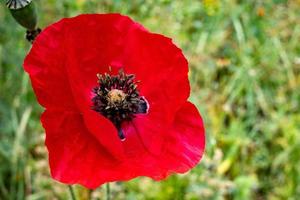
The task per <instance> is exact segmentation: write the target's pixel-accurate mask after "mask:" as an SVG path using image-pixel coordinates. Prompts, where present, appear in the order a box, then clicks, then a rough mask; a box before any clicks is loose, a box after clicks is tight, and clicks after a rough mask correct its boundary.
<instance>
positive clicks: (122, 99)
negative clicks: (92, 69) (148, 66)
mask: <svg viewBox="0 0 300 200" xmlns="http://www.w3.org/2000/svg"><path fill="white" fill-rule="evenodd" d="M97 77H98V86H96V87H95V88H94V89H93V93H94V94H95V96H94V97H93V98H92V102H93V106H92V109H93V110H94V111H96V112H98V113H100V114H102V115H103V116H105V117H106V118H108V119H109V120H110V121H111V122H112V123H113V124H114V125H115V126H116V128H117V129H118V134H119V137H120V139H121V140H124V139H125V136H124V134H123V131H122V129H121V124H122V122H124V121H131V120H132V119H133V118H134V117H135V115H136V114H141V113H147V112H148V109H149V105H148V103H147V101H146V99H145V97H142V96H140V95H139V91H138V90H137V82H136V81H135V80H134V79H135V76H134V75H133V74H125V73H124V72H123V71H122V70H120V71H119V73H118V75H109V74H107V73H105V74H104V75H102V74H97Z"/></svg>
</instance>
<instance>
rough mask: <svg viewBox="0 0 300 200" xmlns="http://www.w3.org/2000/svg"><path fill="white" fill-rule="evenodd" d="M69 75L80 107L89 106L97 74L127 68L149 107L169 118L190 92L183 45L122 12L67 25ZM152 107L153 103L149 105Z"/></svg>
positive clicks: (77, 19)
mask: <svg viewBox="0 0 300 200" xmlns="http://www.w3.org/2000/svg"><path fill="white" fill-rule="evenodd" d="M66 28H67V30H66V35H67V38H65V40H66V52H68V54H67V55H65V56H66V58H65V59H66V60H67V63H68V65H67V67H68V75H69V80H70V83H71V86H72V89H73V93H74V95H75V96H76V101H77V102H78V105H80V106H81V110H85V109H90V107H91V104H92V103H91V98H92V95H93V94H92V93H91V90H92V89H93V87H95V86H96V85H97V77H96V74H97V73H102V74H103V73H105V72H108V73H109V66H112V73H116V72H117V71H118V70H119V69H121V68H123V69H124V71H125V73H132V74H135V75H136V80H140V81H141V83H140V84H139V90H140V92H141V94H142V95H144V96H145V97H146V99H147V100H148V101H149V103H150V105H151V107H158V108H157V109H162V108H163V110H161V111H162V112H163V113H164V115H165V116H166V118H167V119H169V121H172V120H173V116H174V113H176V111H177V110H178V109H179V108H180V107H181V105H182V104H183V103H184V102H185V101H186V99H187V98H188V96H189V91H190V88H189V82H188V77H187V73H188V63H187V61H186V59H185V57H184V56H183V54H182V52H181V50H180V49H179V48H177V47H176V46H175V45H174V44H173V43H172V41H171V39H169V38H166V37H164V36H162V35H159V34H152V33H149V32H148V31H146V30H145V29H144V28H143V27H142V26H141V25H139V24H137V23H135V22H134V21H132V20H131V19H130V18H128V17H125V16H121V15H118V14H106V15H99V14H91V15H80V16H78V17H75V18H70V19H68V23H67V24H66ZM150 109H151V108H150Z"/></svg>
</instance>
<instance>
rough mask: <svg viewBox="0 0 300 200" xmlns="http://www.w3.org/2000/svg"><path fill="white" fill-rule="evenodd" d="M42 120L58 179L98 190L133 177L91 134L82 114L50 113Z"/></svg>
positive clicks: (44, 115)
mask: <svg viewBox="0 0 300 200" xmlns="http://www.w3.org/2000/svg"><path fill="white" fill-rule="evenodd" d="M41 121H42V124H43V126H44V128H45V130H46V146H47V148H48V151H49V163H50V169H51V175H52V177H53V178H55V179H56V180H58V181H61V182H63V183H68V184H74V183H80V184H82V185H85V186H86V187H88V188H96V187H98V186H99V185H101V184H102V183H104V182H107V181H115V180H122V179H126V178H129V177H126V174H125V173H123V171H122V170H120V167H122V163H121V162H120V161H119V160H116V159H115V157H114V156H111V154H110V152H108V151H107V148H105V147H103V146H102V145H101V144H99V143H98V142H97V140H95V138H94V137H92V135H91V134H90V133H89V131H88V130H87V128H86V127H85V124H84V120H83V117H82V115H80V114H78V113H76V112H66V111H57V110H46V111H45V112H44V113H43V115H42V117H41ZM130 178H131V177H130Z"/></svg>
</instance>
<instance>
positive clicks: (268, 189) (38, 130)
mask: <svg viewBox="0 0 300 200" xmlns="http://www.w3.org/2000/svg"><path fill="white" fill-rule="evenodd" d="M0 3H1V4H0V199H4V200H6V199H30V200H34V199H69V198H70V196H69V193H68V187H67V186H65V185H64V184H61V183H58V182H56V181H54V180H52V179H51V178H50V175H49V168H48V163H47V151H46V149H45V146H44V136H45V135H44V130H43V128H42V127H41V124H40V121H39V116H40V114H41V112H42V108H41V107H40V106H39V105H38V103H37V101H36V99H35V96H34V93H33V91H32V88H31V85H30V82H29V78H28V75H27V74H26V73H24V70H23V68H22V62H23V59H24V57H25V55H26V53H27V52H28V50H29V49H30V44H29V43H28V42H27V41H26V40H25V39H24V32H25V30H24V29H23V28H22V27H20V26H19V25H17V24H16V22H15V21H14V20H13V18H12V17H11V15H10V13H9V11H8V9H7V8H6V7H5V4H4V1H1V2H0ZM35 3H36V4H37V9H38V15H39V26H40V27H42V28H43V27H46V26H47V25H49V24H51V23H53V22H55V21H57V20H59V19H61V18H63V17H69V16H75V15H78V14H80V13H107V12H118V13H122V14H125V15H128V16H130V17H131V18H133V19H134V20H136V21H138V22H140V23H141V24H143V25H144V26H145V27H146V28H147V29H149V30H150V31H151V32H156V33H161V34H164V35H166V36H168V37H171V38H172V39H173V40H174V42H175V43H176V44H177V45H178V46H179V47H180V48H182V49H183V52H184V54H185V55H186V57H187V59H188V60H189V66H190V73H189V78H190V81H191V87H192V93H191V97H190V100H191V101H192V102H193V103H195V104H196V105H197V107H198V108H199V110H200V112H201V114H202V116H203V118H204V121H205V125H206V135H207V148H206V152H205V156H204V158H203V159H202V161H201V163H200V164H199V165H198V166H197V167H195V168H194V169H193V170H192V171H190V172H189V173H187V174H184V175H173V176H171V177H169V178H168V179H166V180H164V181H161V182H155V181H152V180H151V179H149V178H137V179H134V180H132V181H129V182H122V183H113V184H111V190H112V199H141V200H142V199H162V200H165V199H166V200H168V199H170V200H176V199H178V200H180V199H191V200H192V199H193V200H197V199H213V200H219V199H237V200H240V199H241V200H247V199H258V200H264V199H271V200H277V199H284V200H285V199H288V200H297V199H300V161H299V160H300V112H299V104H300V1H299V0H290V1H287V0H264V1H262V0H261V1H255V0H249V1H243V0H204V1H200V0H198V1H196V0H194V1H193V0H177V1H175V0H147V1H142V0H132V1H129V0H127V1H121V0H114V1H112V0H111V1H109V0H59V1H55V0H36V1H35ZM75 192H76V194H77V197H78V199H87V198H88V196H89V195H90V196H92V198H93V199H103V197H104V196H105V190H104V187H103V188H98V189H97V190H95V191H88V190H86V189H84V188H82V187H80V186H76V187H75Z"/></svg>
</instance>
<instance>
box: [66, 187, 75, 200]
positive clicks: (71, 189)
mask: <svg viewBox="0 0 300 200" xmlns="http://www.w3.org/2000/svg"><path fill="white" fill-rule="evenodd" d="M68 187H69V191H70V194H71V198H72V200H76V196H75V193H74V189H73V187H72V185H68Z"/></svg>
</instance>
